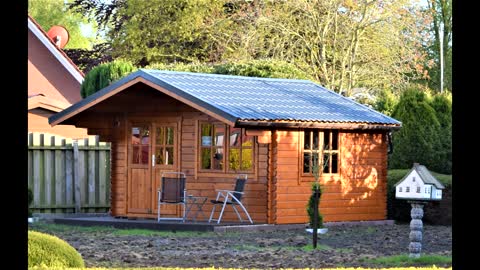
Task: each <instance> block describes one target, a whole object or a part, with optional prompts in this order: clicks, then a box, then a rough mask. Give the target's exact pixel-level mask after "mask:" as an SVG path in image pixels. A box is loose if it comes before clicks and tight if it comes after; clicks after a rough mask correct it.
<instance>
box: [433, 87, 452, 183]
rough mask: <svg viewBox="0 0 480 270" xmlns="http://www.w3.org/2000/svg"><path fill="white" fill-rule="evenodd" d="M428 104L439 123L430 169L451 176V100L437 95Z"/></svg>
mask: <svg viewBox="0 0 480 270" xmlns="http://www.w3.org/2000/svg"><path fill="white" fill-rule="evenodd" d="M430 104H431V106H432V108H433V109H434V110H435V114H436V117H437V119H438V122H439V123H440V132H439V145H438V149H437V151H436V162H435V165H434V167H432V169H433V170H434V171H436V172H439V173H444V174H452V100H451V97H450V96H449V95H447V94H437V95H435V96H434V97H433V99H432V101H431V103H430Z"/></svg>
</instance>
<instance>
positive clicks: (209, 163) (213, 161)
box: [200, 123, 226, 170]
mask: <svg viewBox="0 0 480 270" xmlns="http://www.w3.org/2000/svg"><path fill="white" fill-rule="evenodd" d="M225 131H226V125H225V124H210V123H202V124H200V168H201V169H204V170H223V168H224V164H225V163H224V157H223V156H224V155H223V154H224V153H225V151H224V146H225V143H224V141H225Z"/></svg>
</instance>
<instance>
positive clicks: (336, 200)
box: [272, 131, 387, 224]
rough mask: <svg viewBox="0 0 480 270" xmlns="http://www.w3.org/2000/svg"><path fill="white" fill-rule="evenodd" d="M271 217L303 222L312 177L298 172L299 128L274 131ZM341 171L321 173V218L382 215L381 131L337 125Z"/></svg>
mask: <svg viewBox="0 0 480 270" xmlns="http://www.w3.org/2000/svg"><path fill="white" fill-rule="evenodd" d="M276 133H277V136H276V137H274V140H275V142H276V143H275V144H273V147H274V148H275V149H274V155H273V158H274V159H276V163H275V168H273V169H272V171H273V174H274V178H273V179H274V181H276V193H275V201H276V208H274V210H275V211H276V213H275V223H276V224H288V223H306V222H308V216H307V213H306V205H307V202H308V198H309V196H310V193H311V191H310V188H311V183H312V182H313V181H314V179H313V177H302V176H301V172H300V171H299V170H301V168H302V166H300V163H299V162H300V157H299V155H301V148H300V147H301V146H300V145H298V140H299V138H300V136H303V133H302V132H299V131H277V132H276ZM339 142H340V172H339V173H338V174H324V175H323V176H322V177H321V179H320V181H321V184H322V185H323V194H322V198H321V202H320V211H321V213H322V214H323V216H324V221H327V222H328V221H358V220H383V219H385V218H386V193H385V192H386V176H387V170H386V168H387V144H386V140H385V134H384V133H383V132H381V131H380V132H379V133H375V132H364V131H363V132H361V133H356V131H347V132H345V131H340V132H339Z"/></svg>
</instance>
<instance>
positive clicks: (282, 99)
mask: <svg viewBox="0 0 480 270" xmlns="http://www.w3.org/2000/svg"><path fill="white" fill-rule="evenodd" d="M136 78H143V79H144V80H147V81H149V82H151V83H153V84H156V85H157V86H159V87H161V88H163V89H165V90H167V91H169V92H170V93H171V94H173V95H175V96H177V97H180V98H183V99H185V100H188V101H189V102H192V103H194V104H196V105H198V106H200V107H202V108H205V109H207V110H209V111H211V112H213V113H216V114H218V115H220V116H222V117H224V118H225V119H227V120H228V121H231V122H236V121H239V120H240V121H296V122H303V121H306V122H308V121H311V122H326V123H362V124H364V123H365V124H372V125H375V124H378V125H387V126H390V127H396V128H398V127H400V126H401V122H399V121H397V120H395V119H393V118H391V117H389V116H386V115H384V114H381V113H379V112H377V111H375V110H373V109H370V108H368V107H367V106H364V105H362V104H360V103H357V102H355V101H353V100H351V99H349V98H346V97H344V96H342V95H340V94H337V93H335V92H333V91H330V90H328V89H326V88H324V87H322V86H320V85H318V84H316V83H313V82H311V81H307V80H292V79H272V78H258V77H244V76H230V75H218V74H204V73H191V72H178V71H163V70H149V69H140V70H138V71H136V72H133V73H131V74H130V75H128V76H126V77H124V78H122V79H120V80H118V81H116V82H114V83H112V84H111V85H109V86H107V87H105V88H103V89H102V90H100V91H98V92H96V93H94V94H93V95H90V96H88V97H86V98H85V99H83V100H81V101H79V102H77V103H75V104H73V105H72V106H70V107H69V108H67V109H65V110H63V111H61V112H59V113H57V114H55V115H52V116H51V117H49V123H54V122H57V121H59V120H60V119H65V117H67V118H68V117H71V116H72V115H75V114H76V113H78V112H79V111H81V110H82V109H85V108H88V107H89V106H92V105H93V104H95V101H96V100H97V99H101V98H102V97H103V96H105V95H108V94H109V93H110V92H112V91H114V90H116V89H118V88H119V87H120V86H122V85H124V84H126V83H128V82H129V81H131V80H134V79H136ZM55 124H58V123H55Z"/></svg>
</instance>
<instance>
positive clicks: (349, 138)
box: [49, 69, 401, 224]
mask: <svg viewBox="0 0 480 270" xmlns="http://www.w3.org/2000/svg"><path fill="white" fill-rule="evenodd" d="M49 122H50V124H51V125H53V126H56V125H64V124H68V125H75V126H76V127H82V128H87V129H88V133H89V134H98V135H100V139H101V140H102V141H108V142H111V143H112V150H111V152H112V164H111V168H112V174H111V175H112V176H111V188H112V190H111V202H112V203H111V215H113V216H118V217H147V218H156V207H157V206H156V202H157V197H156V196H157V192H156V190H157V189H158V187H159V181H160V176H161V173H162V172H165V171H181V172H184V173H185V174H186V178H187V180H186V182H187V184H186V186H187V193H188V194H193V195H199V196H208V197H209V199H214V198H215V196H216V192H215V189H232V188H233V185H234V182H235V176H236V175H237V174H239V173H242V174H243V173H244V174H247V175H248V181H247V184H246V186H245V194H244V197H243V198H242V202H243V204H244V205H245V206H246V208H247V210H248V212H249V213H250V215H251V216H252V219H253V221H254V222H255V223H269V224H295V223H306V222H307V221H308V217H307V212H306V206H307V201H308V198H309V196H310V194H311V185H312V182H313V181H314V178H313V176H312V173H311V169H312V166H311V164H312V156H313V155H318V157H319V159H320V160H322V161H323V160H327V161H328V164H326V165H325V166H324V167H323V174H322V175H321V178H320V181H321V184H322V185H323V195H322V198H321V203H320V211H321V213H322V214H323V215H324V220H325V221H362V220H363V221H365V220H384V219H385V218H386V213H387V212H386V186H387V179H386V178H387V151H388V138H389V136H388V134H389V132H391V131H392V130H394V129H398V128H400V126H401V123H400V122H399V121H397V120H395V119H393V118H390V117H388V116H385V115H383V114H381V113H379V112H376V111H374V110H372V109H370V108H368V107H366V106H364V105H361V104H359V103H356V102H354V101H352V100H351V99H349V98H346V97H343V96H341V95H339V94H336V93H334V92H333V91H330V90H328V89H325V88H324V87H322V86H320V85H318V84H315V83H313V82H311V81H306V80H290V79H270V78H253V77H242V76H228V75H215V74H201V73H189V72H173V71H160V70H145V69H141V70H139V71H136V72H134V73H132V74H130V75H128V76H126V77H124V78H123V79H121V80H119V81H117V82H115V83H113V84H111V85H110V86H108V87H106V88H104V89H102V90H101V91H99V92H97V93H95V94H93V95H91V96H89V97H87V98H85V99H84V100H82V101H80V102H78V103H76V104H74V105H72V106H71V107H69V108H67V109H65V110H63V111H61V112H59V113H57V114H55V115H53V116H51V117H50V118H49ZM153 157H155V159H154V160H153V159H152V158H153ZM152 163H153V164H152ZM211 209H212V206H211V205H208V203H207V205H206V206H205V207H204V211H205V212H206V213H207V215H208V214H209V212H210V210H211ZM162 211H164V210H163V208H162ZM179 211H180V210H179V208H178V207H177V208H176V207H174V206H173V207H172V209H171V212H170V213H171V214H173V215H174V214H177V215H179V214H180V213H179ZM223 220H225V221H228V220H232V221H234V220H237V218H236V216H235V214H234V212H226V216H225V217H224V219H223Z"/></svg>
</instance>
